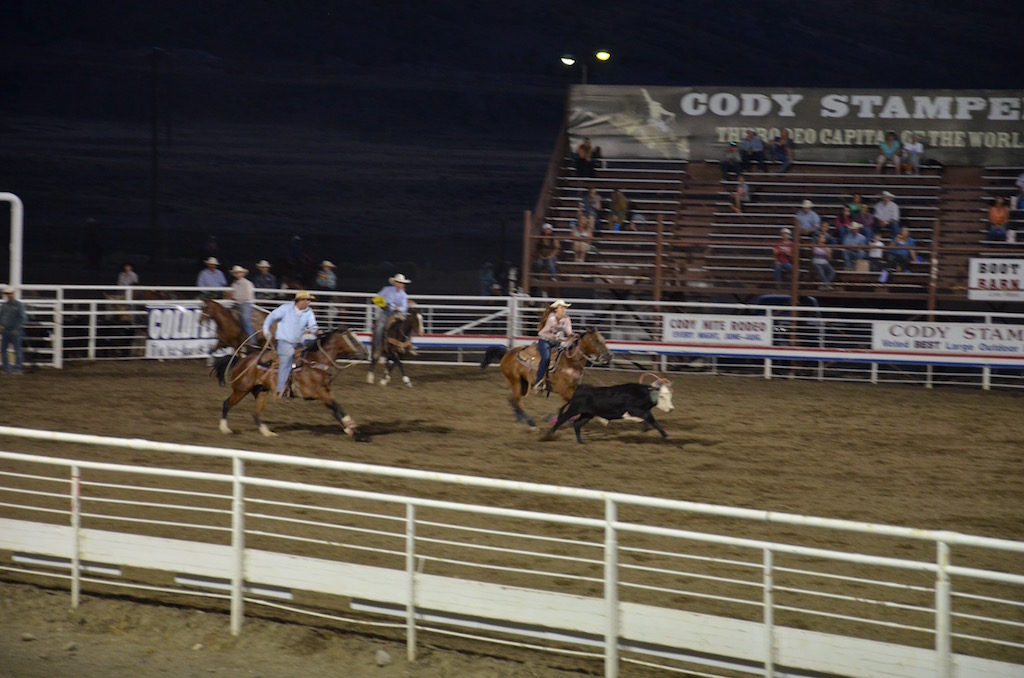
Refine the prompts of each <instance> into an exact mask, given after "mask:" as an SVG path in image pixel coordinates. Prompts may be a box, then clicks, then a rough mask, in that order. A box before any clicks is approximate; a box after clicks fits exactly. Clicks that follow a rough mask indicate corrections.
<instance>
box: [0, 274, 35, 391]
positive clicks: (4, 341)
mask: <svg viewBox="0 0 1024 678" xmlns="http://www.w3.org/2000/svg"><path fill="white" fill-rule="evenodd" d="M3 295H4V303H3V304H0V353H3V369H4V372H6V373H8V374H21V373H22V372H24V370H25V367H24V364H23V363H22V359H23V357H24V355H23V354H24V350H23V347H24V343H23V342H24V334H25V323H27V322H28V313H27V312H26V311H25V304H24V303H22V302H21V301H19V300H18V298H17V293H16V292H15V290H14V288H13V287H5V288H4V289H3ZM8 351H14V365H13V366H12V365H11V362H10V358H9V357H8V355H7V353H8Z"/></svg>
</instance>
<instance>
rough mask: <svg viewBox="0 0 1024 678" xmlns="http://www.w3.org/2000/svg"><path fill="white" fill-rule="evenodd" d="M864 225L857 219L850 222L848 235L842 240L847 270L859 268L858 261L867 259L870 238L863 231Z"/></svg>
mask: <svg viewBox="0 0 1024 678" xmlns="http://www.w3.org/2000/svg"><path fill="white" fill-rule="evenodd" d="M862 230H863V227H862V226H861V225H860V224H858V223H857V222H856V221H855V222H853V223H852V224H850V228H849V229H847V231H846V237H845V238H844V239H843V240H842V243H843V245H844V248H843V261H844V262H845V263H846V270H848V271H853V270H856V268H857V262H858V261H861V260H864V259H867V257H868V252H867V250H866V249H863V248H865V247H867V244H868V239H867V238H865V237H864V234H863V233H861V231H862Z"/></svg>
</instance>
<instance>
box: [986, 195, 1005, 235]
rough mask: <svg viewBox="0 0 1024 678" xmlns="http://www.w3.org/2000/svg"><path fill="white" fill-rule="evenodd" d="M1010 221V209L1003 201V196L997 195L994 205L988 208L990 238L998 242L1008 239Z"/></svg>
mask: <svg viewBox="0 0 1024 678" xmlns="http://www.w3.org/2000/svg"><path fill="white" fill-rule="evenodd" d="M1009 221H1010V210H1009V208H1008V207H1007V206H1006V203H1004V202H1003V197H1002V196H996V201H995V203H994V204H993V205H992V207H989V208H988V239H989V240H996V241H998V242H1005V241H1006V224H1008V223H1009Z"/></svg>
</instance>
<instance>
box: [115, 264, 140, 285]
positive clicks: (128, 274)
mask: <svg viewBox="0 0 1024 678" xmlns="http://www.w3.org/2000/svg"><path fill="white" fill-rule="evenodd" d="M138 284H139V274H138V273H136V272H135V269H134V267H133V266H132V265H131V264H130V263H128V262H127V261H126V262H124V264H122V266H121V272H120V273H118V274H117V286H118V287H133V286H135V285H138Z"/></svg>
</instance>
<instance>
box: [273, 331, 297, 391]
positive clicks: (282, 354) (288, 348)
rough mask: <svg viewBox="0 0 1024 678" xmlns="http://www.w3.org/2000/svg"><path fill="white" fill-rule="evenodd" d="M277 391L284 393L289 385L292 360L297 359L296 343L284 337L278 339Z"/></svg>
mask: <svg viewBox="0 0 1024 678" xmlns="http://www.w3.org/2000/svg"><path fill="white" fill-rule="evenodd" d="M277 359H278V366H277V392H278V393H279V394H280V393H284V389H285V387H286V386H287V385H288V377H289V376H291V373H292V360H294V359H295V344H293V343H292V342H290V341H284V340H282V339H278V340H277Z"/></svg>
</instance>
